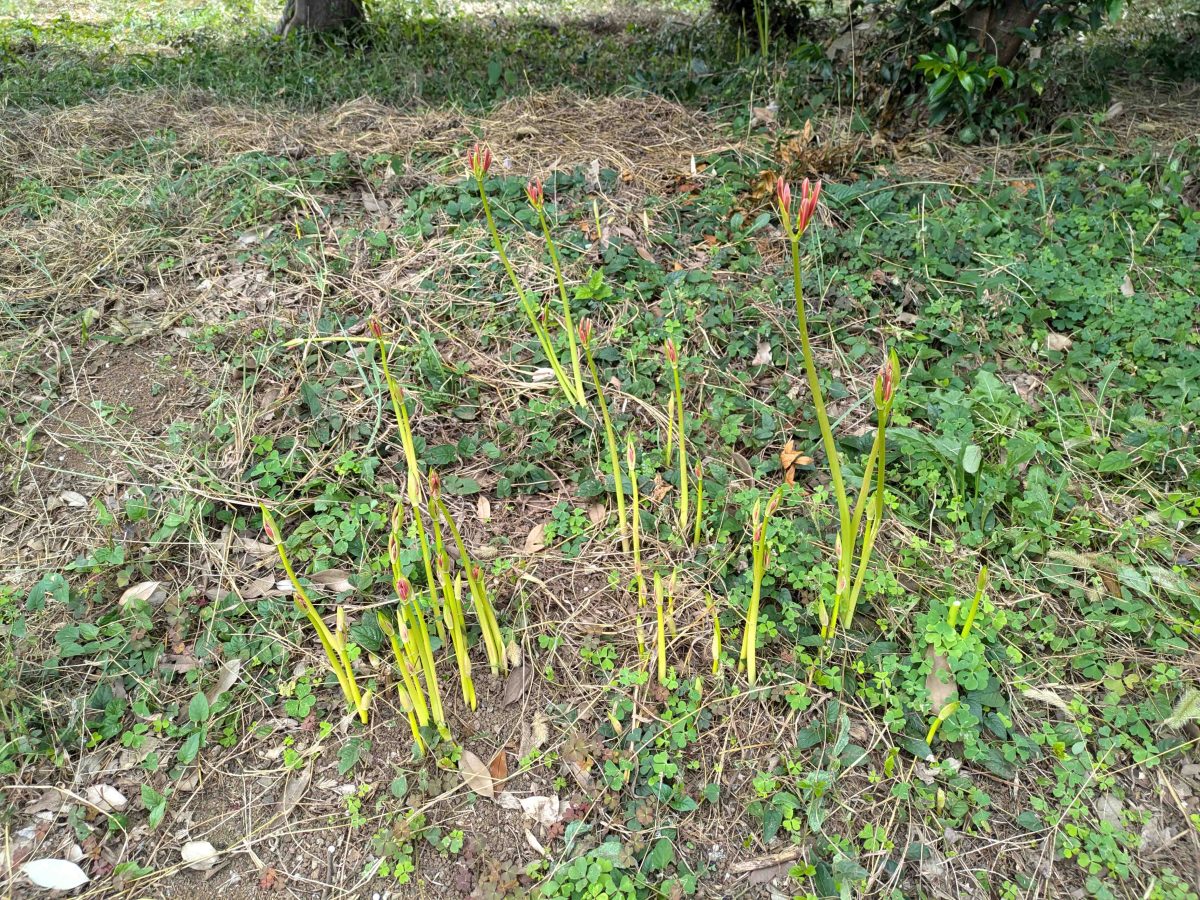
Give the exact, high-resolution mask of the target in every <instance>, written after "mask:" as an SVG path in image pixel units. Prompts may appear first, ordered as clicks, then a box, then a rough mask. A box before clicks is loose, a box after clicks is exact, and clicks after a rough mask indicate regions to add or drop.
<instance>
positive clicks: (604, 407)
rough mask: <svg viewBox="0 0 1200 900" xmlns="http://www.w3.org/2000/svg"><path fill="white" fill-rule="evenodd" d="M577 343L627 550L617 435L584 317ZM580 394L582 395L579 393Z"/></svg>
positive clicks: (626, 522) (588, 323)
mask: <svg viewBox="0 0 1200 900" xmlns="http://www.w3.org/2000/svg"><path fill="white" fill-rule="evenodd" d="M579 343H580V344H581V345H583V352H584V353H585V354H586V355H587V365H588V371H589V372H591V374H592V384H593V385H594V386H595V388H596V399H597V400H598V401H599V403H600V415H601V416H602V417H603V419H604V439H605V441H606V443H607V444H608V467H609V471H610V472H611V473H612V477H613V488H614V489H615V490H616V492H617V520H618V525H617V527H618V528H619V529H620V534H621V549H622V550H624V551H626V552H628V551H629V525H628V521H627V520H626V518H625V486H624V484H623V481H624V479H623V478H622V477H621V454H620V452H619V451H618V450H617V435H616V432H614V431H613V423H612V417H611V416H610V415H609V413H608V401H607V400H606V399H605V398H604V386H603V385H602V384H601V383H600V372H599V371H598V370H597V369H596V359H595V357H593V356H592V320H591V319H584V320H583V321H582V322H580V323H579ZM580 396H583V395H582V394H580Z"/></svg>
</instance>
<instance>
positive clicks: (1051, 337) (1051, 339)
mask: <svg viewBox="0 0 1200 900" xmlns="http://www.w3.org/2000/svg"><path fill="white" fill-rule="evenodd" d="M1073 343H1075V342H1074V341H1073V340H1071V339H1070V338H1069V337H1067V336H1066V335H1065V334H1059V333H1058V332H1056V331H1051V332H1050V333H1049V334H1047V335H1046V349H1047V350H1053V351H1054V352H1055V353H1065V352H1066V351H1067V350H1070V349H1071V345H1072V344H1073Z"/></svg>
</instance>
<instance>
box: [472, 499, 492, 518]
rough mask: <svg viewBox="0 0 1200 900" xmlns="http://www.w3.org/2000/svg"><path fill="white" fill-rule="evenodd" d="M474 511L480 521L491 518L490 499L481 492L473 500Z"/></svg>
mask: <svg viewBox="0 0 1200 900" xmlns="http://www.w3.org/2000/svg"><path fill="white" fill-rule="evenodd" d="M475 513H476V515H478V516H479V521H480V522H490V521H491V520H492V501H491V500H489V499H488V498H487V497H485V496H483V495H482V494H480V495H479V499H478V500H476V501H475Z"/></svg>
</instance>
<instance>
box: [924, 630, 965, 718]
mask: <svg viewBox="0 0 1200 900" xmlns="http://www.w3.org/2000/svg"><path fill="white" fill-rule="evenodd" d="M925 658H926V659H928V660H931V661H932V663H933V666H932V668H931V669H930V670H929V675H927V676H926V678H925V690H927V691H929V705H930V712H932V713H933V714H934V715H935V716H936V715H937V714H938V713H940V712H941V711H942V710H943V709H945V708H946V704H948V703H951V702H952V701H953V700H954V699H955V698H956V697H957V696H958V683H957V682H956V681H955V680H954V673H953V672H952V671H951V670H950V661H949V660H948V659H946V657H944V656H942V654H940V653H938V652H937V651H936V650H934V649H933V647H932V646H930V647H929V649H928V650H926V651H925Z"/></svg>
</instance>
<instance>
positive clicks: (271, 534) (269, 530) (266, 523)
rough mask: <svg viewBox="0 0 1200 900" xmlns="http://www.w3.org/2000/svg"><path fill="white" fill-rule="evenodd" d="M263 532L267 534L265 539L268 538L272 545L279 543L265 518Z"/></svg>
mask: <svg viewBox="0 0 1200 900" xmlns="http://www.w3.org/2000/svg"><path fill="white" fill-rule="evenodd" d="M263 531H265V532H266V533H267V537H269V538H270V539H271V540H272V541H273V542H274V543H279V537H278V535H276V534H275V529H274V528H273V527H271V523H270V521H269V520H267V519H265V518H264V519H263Z"/></svg>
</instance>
